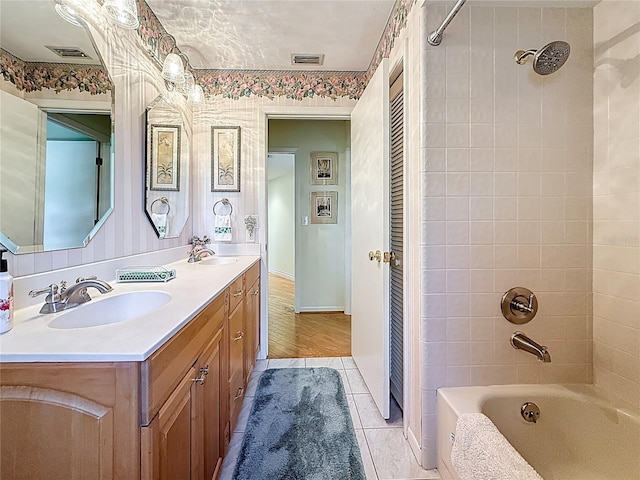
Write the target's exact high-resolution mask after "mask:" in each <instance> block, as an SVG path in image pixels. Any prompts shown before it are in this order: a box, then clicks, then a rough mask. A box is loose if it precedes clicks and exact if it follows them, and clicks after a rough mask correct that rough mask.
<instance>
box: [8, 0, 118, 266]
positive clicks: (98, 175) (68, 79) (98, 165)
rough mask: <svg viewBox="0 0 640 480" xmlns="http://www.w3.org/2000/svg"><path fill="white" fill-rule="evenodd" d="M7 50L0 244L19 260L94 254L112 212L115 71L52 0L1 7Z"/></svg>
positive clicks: (30, 0) (86, 34)
mask: <svg viewBox="0 0 640 480" xmlns="http://www.w3.org/2000/svg"><path fill="white" fill-rule="evenodd" d="M0 46H1V48H2V51H1V52H0V53H1V55H2V74H3V75H2V79H0V95H1V98H0V103H1V104H2V109H0V116H1V119H0V243H2V244H3V245H4V246H6V247H7V248H8V249H9V250H10V251H11V252H13V253H17V254H21V253H33V252H42V251H49V250H58V249H68V248H75V247H83V246H86V245H87V244H88V243H89V242H90V241H91V239H92V238H93V236H94V235H95V234H96V232H97V231H98V230H99V229H100V227H101V226H102V225H103V224H104V222H105V221H106V219H107V217H108V216H109V215H110V213H111V212H112V211H113V165H114V159H113V152H114V136H113V132H114V125H113V117H112V115H111V112H112V105H113V89H112V87H111V85H110V84H109V83H110V82H109V81H108V80H107V75H105V72H107V69H106V67H105V66H104V63H103V62H102V59H101V57H100V54H99V52H98V51H97V49H96V47H95V45H94V43H93V40H92V39H91V37H90V34H89V32H88V30H87V29H85V28H83V27H78V26H74V25H71V24H70V23H68V22H66V21H65V20H63V19H62V18H61V17H60V16H58V14H57V13H56V11H55V8H54V2H53V1H42V0H20V1H0ZM21 75H23V76H21ZM96 79H99V80H97V81H96ZM40 87H44V88H40ZM94 87H97V88H94ZM67 90H68V91H67ZM56 91H59V93H55V92H56ZM92 93H93V94H92Z"/></svg>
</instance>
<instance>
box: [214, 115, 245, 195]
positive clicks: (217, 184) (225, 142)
mask: <svg viewBox="0 0 640 480" xmlns="http://www.w3.org/2000/svg"><path fill="white" fill-rule="evenodd" d="M211 191H212V192H239V191H240V127H211Z"/></svg>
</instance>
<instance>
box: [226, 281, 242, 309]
mask: <svg viewBox="0 0 640 480" xmlns="http://www.w3.org/2000/svg"><path fill="white" fill-rule="evenodd" d="M243 298H244V277H243V276H242V275H240V276H239V277H238V278H236V279H235V280H234V281H233V283H232V284H231V285H229V312H233V310H234V309H235V308H236V307H237V306H238V304H239V303H240V302H241V301H242V299H243Z"/></svg>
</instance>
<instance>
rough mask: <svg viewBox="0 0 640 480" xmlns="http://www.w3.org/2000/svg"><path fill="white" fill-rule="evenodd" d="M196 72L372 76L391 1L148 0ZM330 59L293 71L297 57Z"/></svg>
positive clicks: (298, 66)
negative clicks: (321, 72) (370, 68)
mask: <svg viewBox="0 0 640 480" xmlns="http://www.w3.org/2000/svg"><path fill="white" fill-rule="evenodd" d="M147 3H148V5H149V6H150V7H151V9H152V10H153V12H154V13H155V14H156V16H157V17H158V19H159V20H160V22H161V23H162V24H163V26H164V27H165V29H166V30H167V32H168V33H170V34H172V35H173V36H174V37H175V38H176V42H177V44H178V47H179V48H180V49H181V50H182V51H183V52H184V53H186V54H187V55H188V56H189V59H190V61H191V66H192V67H194V68H211V69H242V70H325V71H331V70H338V71H362V70H366V69H367V67H368V66H369V62H370V61H371V58H372V57H373V54H374V52H375V49H376V47H377V45H378V41H379V40H380V37H381V36H382V32H383V29H384V27H385V25H386V23H387V20H388V18H389V15H390V13H391V9H392V8H393V4H394V1H393V0H214V1H210V0H147ZM292 53H297V54H300V53H302V54H322V53H323V54H325V61H324V65H322V66H320V67H318V66H316V65H313V66H308V65H307V66H300V65H297V66H293V65H291V54H292Z"/></svg>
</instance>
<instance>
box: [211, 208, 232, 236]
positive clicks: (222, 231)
mask: <svg viewBox="0 0 640 480" xmlns="http://www.w3.org/2000/svg"><path fill="white" fill-rule="evenodd" d="M213 240H214V241H216V242H230V241H231V215H216V216H215V217H214V224H213Z"/></svg>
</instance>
